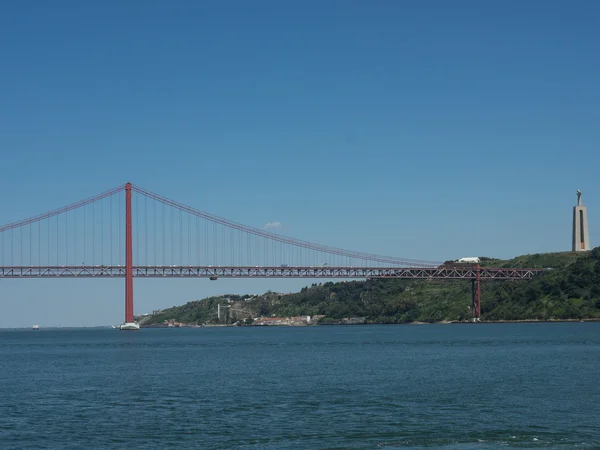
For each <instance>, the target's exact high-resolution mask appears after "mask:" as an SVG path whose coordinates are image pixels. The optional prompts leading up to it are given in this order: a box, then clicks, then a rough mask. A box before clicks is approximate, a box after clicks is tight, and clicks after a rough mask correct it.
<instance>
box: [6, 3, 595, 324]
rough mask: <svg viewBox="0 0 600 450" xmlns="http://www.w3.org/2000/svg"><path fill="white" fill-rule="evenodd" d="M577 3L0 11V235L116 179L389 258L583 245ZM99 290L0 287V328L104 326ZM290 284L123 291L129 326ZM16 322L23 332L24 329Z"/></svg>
mask: <svg viewBox="0 0 600 450" xmlns="http://www.w3.org/2000/svg"><path fill="white" fill-rule="evenodd" d="M599 14H600V4H599V3H598V2H595V1H571V2H567V1H546V2H536V1H525V2H523V1H490V2H479V1H454V2H446V1H433V0H430V1H420V2H416V1H391V0H390V1H354V2H350V1H302V2H300V1H290V2H280V1H260V0H257V1H254V2H245V1H233V0H232V1H219V2H216V1H215V2H208V1H206V2H196V1H179V2H167V1H147V2H118V1H103V2H77V1H55V2H43V1H23V2H3V3H0V54H1V55H2V70H0V148H1V149H2V162H3V164H2V166H1V169H0V170H1V176H0V189H1V190H2V192H4V194H5V195H4V196H3V200H2V207H1V208H0V223H2V224H3V223H7V222H11V221H14V220H18V219H21V218H24V217H28V216H31V215H34V214H37V213H41V212H44V211H46V210H49V209H52V208H55V207H59V206H62V205H64V204H67V203H70V202H73V201H76V200H79V199H81V198H84V197H87V196H90V195H93V194H95V193H98V192H101V191H104V190H106V189H109V188H111V187H113V186H116V185H119V184H121V183H124V182H126V181H132V182H134V183H136V184H138V185H140V186H143V187H145V188H148V189H150V190H152V191H155V192H159V193H161V194H163V195H165V196H167V197H170V198H174V199H177V200H179V201H181V202H182V203H186V204H190V205H193V206H195V207H197V208H198V209H201V210H204V211H207V212H210V213H213V214H216V215H219V216H223V217H227V218H229V219H231V220H234V221H237V222H241V223H244V224H247V225H250V226H255V227H259V228H261V227H263V225H264V224H265V223H267V222H275V221H279V222H281V223H282V224H283V225H284V227H285V229H286V233H288V234H290V235H293V236H295V237H298V238H301V239H306V240H310V241H313V242H318V243H324V244H327V245H332V246H338V247H343V248H349V249H356V250H360V251H367V252H372V253H385V254H392V255H394V256H398V257H406V258H415V259H428V260H445V259H449V258H454V257H460V256H471V255H488V256H497V257H511V256H515V255H518V254H523V253H537V252H545V251H561V250H569V249H570V245H571V243H570V232H571V207H572V206H573V205H574V204H575V200H576V196H575V190H576V189H577V188H579V189H581V190H582V191H583V193H584V194H583V200H584V203H585V204H586V205H587V206H588V208H589V212H588V215H589V223H590V238H591V241H592V245H594V244H595V243H596V242H598V240H597V239H598V236H600V201H598V192H599V187H600V182H599V181H598V177H597V176H595V175H597V170H598V167H599V163H600V151H599V147H598V145H599V142H600V127H598V124H599V123H600V109H599V107H598V105H599V104H600V84H599V83H598V80H599V79H600V60H599V59H598V57H597V51H598V48H599V46H600V31H599V27H598V26H597V17H598V15H599ZM122 284H123V283H122V282H121V281H114V282H113V281H106V282H102V281H90V280H87V281H86V280H75V281H62V280H46V281H44V280H39V281H18V280H14V281H11V280H3V281H0V304H1V305H2V307H1V309H2V313H0V327H2V326H30V324H31V322H32V321H35V322H38V323H40V324H42V325H78V324H82V325H93V324H104V323H118V322H119V321H120V320H122V315H123V312H122V308H123V306H122V304H123V298H122V297H123V286H122ZM304 284H306V283H305V282H298V281H285V280H283V281H277V282H273V281H271V280H260V281H243V280H233V281H223V282H221V281H219V282H218V283H212V284H211V283H209V282H208V281H204V280H196V281H193V282H192V281H190V282H187V281H185V282H180V281H177V280H176V281H161V280H157V281H138V282H136V313H140V312H145V311H149V310H151V309H154V308H161V307H166V306H171V305H174V304H182V303H185V302H186V301H188V300H192V299H196V298H201V297H204V296H206V295H210V294H215V293H226V292H242V293H243V292H262V291H264V290H266V289H273V290H281V291H294V290H296V289H298V288H299V287H301V286H303V285H304ZM36 315H42V317H38V316H36Z"/></svg>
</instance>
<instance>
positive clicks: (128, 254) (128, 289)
mask: <svg viewBox="0 0 600 450" xmlns="http://www.w3.org/2000/svg"><path fill="white" fill-rule="evenodd" d="M139 329H140V326H139V325H138V324H137V323H135V322H134V321H133V226H132V217H131V183H127V184H126V185H125V323H124V324H123V325H121V330H139Z"/></svg>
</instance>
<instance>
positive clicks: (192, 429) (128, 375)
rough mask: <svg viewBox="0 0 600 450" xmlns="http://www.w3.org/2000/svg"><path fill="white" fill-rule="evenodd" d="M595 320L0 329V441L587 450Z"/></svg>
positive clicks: (596, 437)
mask: <svg viewBox="0 0 600 450" xmlns="http://www.w3.org/2000/svg"><path fill="white" fill-rule="evenodd" d="M599 357H600V324H596V323H557V324H494V325H491V324H470V325H421V326H419V325H405V326H337V327H336V326H331V327H303V328H292V327H290V328H288V327H285V328H284V327H246V328H200V329H143V330H141V331H140V332H120V331H117V330H112V329H73V330H44V329H42V330H40V331H32V330H14V331H11V330H2V331H0V448H3V449H4V448H15V449H20V448H73V449H75V448H84V447H85V448H125V447H129V448H168V447H178V448H215V449H228V448H239V449H292V448H293V449H298V448H310V449H312V448H315V449H316V448H319V449H320V448H328V449H338V448H339V449H342V448H389V449H394V448H402V449H404V448H411V449H417V448H445V449H496V448H540V449H541V448H550V449H554V448H564V449H567V448H599V447H600V428H599V424H600V419H599V418H600V389H599V387H598V386H599V371H598V368H599V367H600V364H599Z"/></svg>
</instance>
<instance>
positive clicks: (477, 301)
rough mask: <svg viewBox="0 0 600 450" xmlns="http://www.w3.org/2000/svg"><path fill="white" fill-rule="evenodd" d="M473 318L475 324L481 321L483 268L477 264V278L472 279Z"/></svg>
mask: <svg viewBox="0 0 600 450" xmlns="http://www.w3.org/2000/svg"><path fill="white" fill-rule="evenodd" d="M471 317H472V318H473V322H479V321H480V320H481V267H480V266H479V264H477V274H476V277H475V278H473V279H471Z"/></svg>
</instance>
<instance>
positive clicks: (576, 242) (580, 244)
mask: <svg viewBox="0 0 600 450" xmlns="http://www.w3.org/2000/svg"><path fill="white" fill-rule="evenodd" d="M589 249H590V237H589V235H588V222H587V209H586V207H585V206H583V205H582V204H581V191H580V190H579V189H577V206H575V207H573V251H574V252H583V251H586V250H589Z"/></svg>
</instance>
